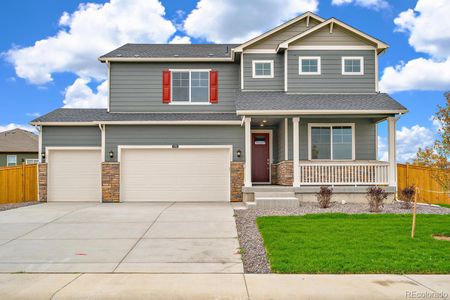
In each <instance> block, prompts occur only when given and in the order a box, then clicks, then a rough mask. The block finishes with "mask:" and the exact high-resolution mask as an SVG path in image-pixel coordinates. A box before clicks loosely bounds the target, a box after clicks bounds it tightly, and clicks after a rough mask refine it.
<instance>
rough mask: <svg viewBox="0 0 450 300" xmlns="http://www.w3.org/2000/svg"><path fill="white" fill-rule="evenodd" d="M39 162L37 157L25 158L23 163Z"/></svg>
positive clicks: (32, 163)
mask: <svg viewBox="0 0 450 300" xmlns="http://www.w3.org/2000/svg"><path fill="white" fill-rule="evenodd" d="M38 163H39V159H37V158H27V159H25V164H27V165H35V164H38Z"/></svg>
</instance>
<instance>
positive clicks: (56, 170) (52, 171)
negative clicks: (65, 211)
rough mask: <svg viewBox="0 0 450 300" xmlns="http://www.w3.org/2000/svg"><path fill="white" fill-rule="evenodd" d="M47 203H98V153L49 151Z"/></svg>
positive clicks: (99, 163)
mask: <svg viewBox="0 0 450 300" xmlns="http://www.w3.org/2000/svg"><path fill="white" fill-rule="evenodd" d="M47 189H48V191H47V192H48V199H47V201H95V202H100V201H101V198H102V197H101V150H100V149H89V150H87V149H86V150H57V149H53V150H49V152H48V188H47Z"/></svg>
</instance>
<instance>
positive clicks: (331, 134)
mask: <svg viewBox="0 0 450 300" xmlns="http://www.w3.org/2000/svg"><path fill="white" fill-rule="evenodd" d="M340 126H350V127H351V128H352V158H351V159H334V158H333V127H340ZM312 127H329V128H330V159H313V158H312V154H311V145H312V140H311V138H312V137H311V128H312ZM355 145H356V143H355V123H308V160H310V161H354V160H355V157H356V154H355V149H356V146H355Z"/></svg>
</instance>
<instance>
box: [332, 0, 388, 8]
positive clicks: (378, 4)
mask: <svg viewBox="0 0 450 300" xmlns="http://www.w3.org/2000/svg"><path fill="white" fill-rule="evenodd" d="M331 4H333V5H337V6H339V5H345V4H355V5H358V6H362V7H366V8H371V9H375V10H380V9H384V8H388V7H389V3H388V2H387V1H386V0H332V1H331Z"/></svg>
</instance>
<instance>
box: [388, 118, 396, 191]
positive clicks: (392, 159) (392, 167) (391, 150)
mask: <svg viewBox="0 0 450 300" xmlns="http://www.w3.org/2000/svg"><path fill="white" fill-rule="evenodd" d="M387 120H388V161H389V186H393V187H396V186H397V178H396V176H397V168H396V165H397V160H396V145H395V140H396V136H395V135H396V130H395V127H396V122H397V119H396V118H395V117H389V118H388V119H387Z"/></svg>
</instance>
